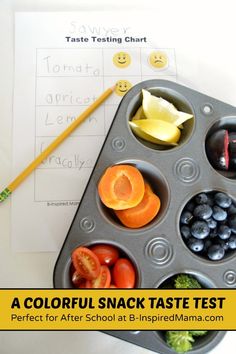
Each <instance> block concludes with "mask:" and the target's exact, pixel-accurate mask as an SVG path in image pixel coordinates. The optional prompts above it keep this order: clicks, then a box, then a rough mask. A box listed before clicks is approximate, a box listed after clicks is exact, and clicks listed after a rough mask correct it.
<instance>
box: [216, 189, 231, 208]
mask: <svg viewBox="0 0 236 354" xmlns="http://www.w3.org/2000/svg"><path fill="white" fill-rule="evenodd" d="M214 199H215V202H216V204H217V205H218V206H219V207H221V208H229V207H230V205H231V204H232V199H231V198H230V197H229V196H228V195H227V194H225V193H221V192H219V193H216V194H215V198H214Z"/></svg>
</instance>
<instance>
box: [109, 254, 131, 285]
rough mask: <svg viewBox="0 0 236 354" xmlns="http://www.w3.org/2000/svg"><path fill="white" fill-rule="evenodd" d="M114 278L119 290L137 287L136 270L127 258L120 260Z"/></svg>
mask: <svg viewBox="0 0 236 354" xmlns="http://www.w3.org/2000/svg"><path fill="white" fill-rule="evenodd" d="M112 278H113V282H114V284H115V285H116V286H117V287H118V288H133V287H134V285H135V270H134V267H133V265H132V263H131V262H130V261H129V260H128V259H126V258H120V259H118V261H117V262H116V263H115V265H114V268H113V272H112Z"/></svg>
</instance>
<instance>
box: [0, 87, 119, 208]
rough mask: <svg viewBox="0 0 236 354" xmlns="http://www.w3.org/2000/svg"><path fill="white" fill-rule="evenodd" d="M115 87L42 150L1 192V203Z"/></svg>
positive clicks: (99, 98)
mask: <svg viewBox="0 0 236 354" xmlns="http://www.w3.org/2000/svg"><path fill="white" fill-rule="evenodd" d="M114 89H115V86H114V87H110V88H108V89H107V90H106V91H105V92H104V93H103V94H102V95H101V96H100V97H98V98H97V99H96V100H95V101H94V102H93V103H92V104H91V106H89V107H88V108H87V109H86V110H85V111H84V112H83V113H81V114H80V115H79V116H78V117H77V118H76V119H75V120H74V121H73V123H72V124H70V125H69V126H68V127H67V128H66V129H65V130H64V131H63V132H62V133H61V134H60V135H59V136H58V137H57V138H56V139H55V140H53V142H52V143H51V144H50V145H49V146H48V147H47V148H46V149H45V150H44V151H42V152H41V154H40V155H39V156H37V157H36V159H35V160H34V161H32V162H31V163H30V164H29V165H28V166H27V167H26V168H25V169H24V170H23V171H22V172H21V173H20V174H19V175H18V176H17V177H16V178H15V179H14V180H13V181H12V182H11V183H10V184H9V185H8V186H7V187H6V188H5V189H4V190H3V191H2V192H1V193H0V203H1V202H3V201H4V200H5V199H7V197H8V196H9V195H10V194H11V193H12V192H13V191H14V190H15V189H16V188H17V187H18V186H19V184H20V183H21V182H23V181H24V179H25V178H26V177H27V176H29V174H30V173H31V172H32V171H34V170H35V168H36V167H37V166H38V165H40V164H41V162H42V161H43V160H44V159H45V158H46V157H47V156H48V155H50V154H51V153H52V151H53V150H54V149H55V148H56V147H58V146H59V145H60V144H61V143H62V142H63V141H64V140H65V139H66V138H67V137H68V136H69V135H70V134H71V133H72V132H73V130H75V128H77V127H78V126H79V125H80V124H81V123H82V122H83V121H84V120H85V119H86V118H87V117H88V116H89V115H90V114H91V113H92V112H93V111H95V109H96V108H98V107H99V106H100V105H101V103H102V102H103V101H105V100H106V99H107V98H108V97H109V96H110V94H111V93H112V92H113V91H114Z"/></svg>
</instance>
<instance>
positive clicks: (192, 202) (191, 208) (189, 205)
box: [185, 200, 195, 213]
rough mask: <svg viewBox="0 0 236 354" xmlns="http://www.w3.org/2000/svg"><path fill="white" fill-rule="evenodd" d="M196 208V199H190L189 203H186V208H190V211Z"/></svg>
mask: <svg viewBox="0 0 236 354" xmlns="http://www.w3.org/2000/svg"><path fill="white" fill-rule="evenodd" d="M194 208H195V203H194V201H191V200H190V202H188V203H187V204H186V206H185V209H186V210H188V211H190V213H192V212H193V209H194Z"/></svg>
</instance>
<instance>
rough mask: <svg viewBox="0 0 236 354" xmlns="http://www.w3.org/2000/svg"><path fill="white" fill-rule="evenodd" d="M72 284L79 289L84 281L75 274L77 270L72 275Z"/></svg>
mask: <svg viewBox="0 0 236 354" xmlns="http://www.w3.org/2000/svg"><path fill="white" fill-rule="evenodd" d="M71 280H72V283H73V285H74V286H75V287H76V288H79V286H80V284H81V282H82V281H83V280H84V278H82V277H81V275H80V274H79V273H78V272H77V270H75V271H74V273H73V274H72V278H71Z"/></svg>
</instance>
